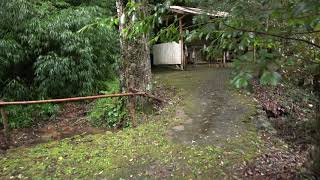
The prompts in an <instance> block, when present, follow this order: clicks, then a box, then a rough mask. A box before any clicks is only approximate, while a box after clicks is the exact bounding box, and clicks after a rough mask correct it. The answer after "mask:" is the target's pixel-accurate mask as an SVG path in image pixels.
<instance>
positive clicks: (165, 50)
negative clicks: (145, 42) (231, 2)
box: [152, 6, 228, 69]
mask: <svg viewBox="0 0 320 180" xmlns="http://www.w3.org/2000/svg"><path fill="white" fill-rule="evenodd" d="M170 11H171V12H172V13H173V14H174V15H175V16H177V17H178V18H179V30H180V38H179V43H178V42H165V43H160V44H156V45H154V46H153V51H152V53H153V64H154V65H179V66H180V68H181V69H185V67H186V64H187V57H190V58H191V59H193V60H196V59H200V58H199V57H200V56H201V53H200V49H201V48H202V47H203V46H204V43H203V44H201V42H200V43H199V42H198V43H195V44H194V45H192V46H189V47H187V46H186V45H185V43H184V38H183V34H184V31H185V30H186V29H187V27H188V26H192V19H193V17H194V16H196V15H207V16H210V17H211V18H221V17H226V16H228V13H227V12H221V11H211V12H206V11H204V10H202V9H199V8H192V7H182V6H170ZM190 58H189V59H190ZM193 63H195V62H193Z"/></svg>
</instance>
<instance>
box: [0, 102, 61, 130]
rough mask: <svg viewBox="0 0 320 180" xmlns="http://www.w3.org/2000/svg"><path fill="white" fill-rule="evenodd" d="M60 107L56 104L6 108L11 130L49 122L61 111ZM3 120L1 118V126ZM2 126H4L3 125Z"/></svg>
mask: <svg viewBox="0 0 320 180" xmlns="http://www.w3.org/2000/svg"><path fill="white" fill-rule="evenodd" d="M59 108H60V106H59V105H54V104H42V105H28V106H12V107H7V108H5V110H6V112H7V113H8V119H9V126H10V128H15V129H17V128H28V127H31V126H33V125H35V124H37V123H38V122H40V121H43V120H48V119H50V117H52V116H54V115H55V114H56V113H57V112H58V111H59ZM1 123H2V118H1V117H0V124H1ZM1 125H2V124H1Z"/></svg>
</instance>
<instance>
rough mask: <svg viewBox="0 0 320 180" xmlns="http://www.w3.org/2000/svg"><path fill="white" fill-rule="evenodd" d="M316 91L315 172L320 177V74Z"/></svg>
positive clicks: (315, 86)
mask: <svg viewBox="0 0 320 180" xmlns="http://www.w3.org/2000/svg"><path fill="white" fill-rule="evenodd" d="M314 90H315V93H316V95H317V97H318V100H319V102H318V104H317V109H316V120H315V126H314V127H315V132H316V133H315V136H314V142H315V144H314V150H313V152H312V153H313V155H312V159H313V170H314V172H315V173H316V174H317V176H320V74H318V75H317V76H315V82H314Z"/></svg>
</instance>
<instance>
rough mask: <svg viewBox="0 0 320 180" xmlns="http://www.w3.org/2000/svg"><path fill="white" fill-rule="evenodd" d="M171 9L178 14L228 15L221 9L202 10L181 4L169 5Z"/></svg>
mask: <svg viewBox="0 0 320 180" xmlns="http://www.w3.org/2000/svg"><path fill="white" fill-rule="evenodd" d="M170 9H171V11H173V12H175V13H179V14H196V15H208V16H213V17H226V16H228V15H229V13H227V12H223V11H210V12H207V11H204V10H203V9H199V8H192V7H183V6H170Z"/></svg>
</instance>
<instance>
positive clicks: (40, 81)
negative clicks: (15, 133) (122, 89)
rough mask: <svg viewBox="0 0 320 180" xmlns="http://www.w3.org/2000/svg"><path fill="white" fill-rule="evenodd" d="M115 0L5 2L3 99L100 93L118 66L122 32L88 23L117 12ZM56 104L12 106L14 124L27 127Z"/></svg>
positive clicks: (0, 10) (0, 39)
mask: <svg viewBox="0 0 320 180" xmlns="http://www.w3.org/2000/svg"><path fill="white" fill-rule="evenodd" d="M114 6H115V3H114V1H88V0H83V1H72V0H58V1H57V0H46V1H43V0H8V1H1V2H0V16H1V17H2V18H3V19H2V21H1V22H0V68H1V69H0V99H4V100H7V101H14V100H35V99H47V98H59V97H72V96H80V95H88V94H95V93H97V92H98V91H99V90H100V89H101V88H103V82H105V81H108V80H110V79H112V78H114V76H115V74H116V73H117V71H118V56H119V43H118V32H117V31H116V30H115V29H113V28H111V27H102V26H99V27H97V28H89V29H87V30H86V31H84V32H81V33H80V32H78V31H79V30H80V29H81V28H83V27H84V26H86V25H88V24H91V23H95V22H96V21H97V19H100V18H102V17H108V16H111V15H113V14H114V13H115V11H114ZM55 109H56V108H55V106H52V105H42V106H28V107H12V108H9V109H8V111H9V119H10V125H11V127H14V128H18V127H28V126H31V125H33V124H34V123H35V122H36V120H41V119H44V118H46V117H49V116H51V114H52V113H54V112H55Z"/></svg>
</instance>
